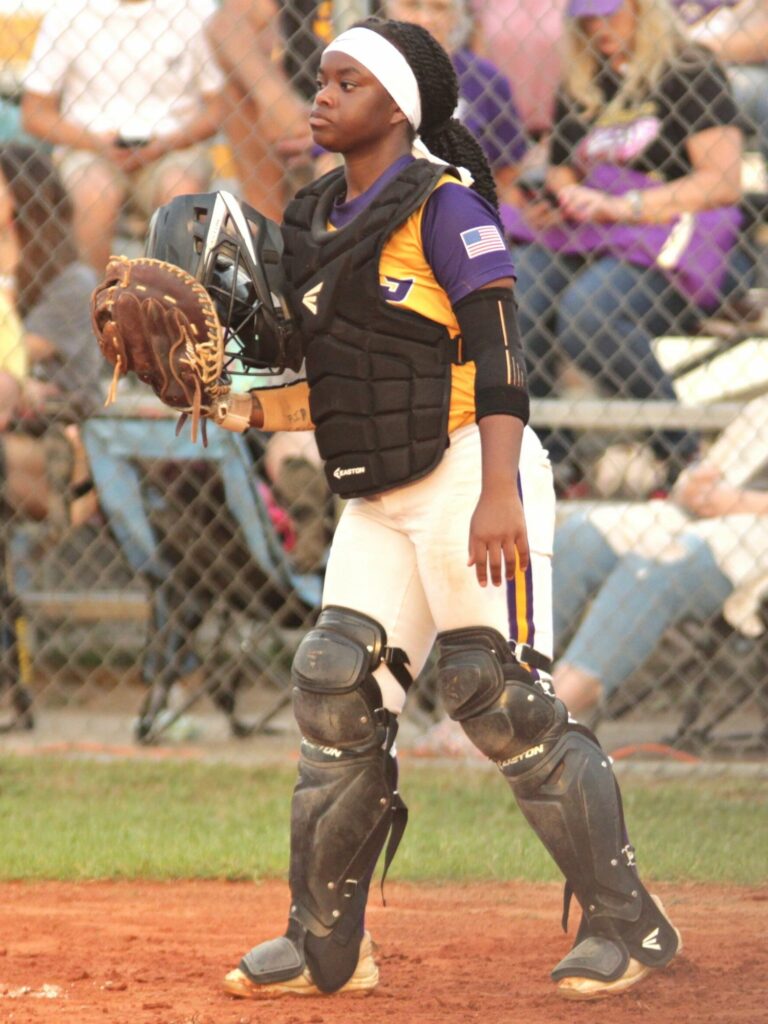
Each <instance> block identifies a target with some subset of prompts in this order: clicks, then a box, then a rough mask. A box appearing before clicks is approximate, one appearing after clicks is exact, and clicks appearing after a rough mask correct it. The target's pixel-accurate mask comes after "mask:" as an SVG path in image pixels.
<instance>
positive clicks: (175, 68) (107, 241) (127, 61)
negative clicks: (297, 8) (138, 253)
mask: <svg viewBox="0 0 768 1024" xmlns="http://www.w3.org/2000/svg"><path fill="white" fill-rule="evenodd" d="M213 11H214V5H213V0H138V2H137V0H76V3H75V4H61V5H58V6H57V7H55V8H54V9H52V10H51V11H50V12H49V13H48V14H47V15H46V16H45V18H44V20H43V23H42V25H41V27H40V31H39V34H38V37H37V40H36V43H35V48H34V52H33V54H32V59H31V61H30V67H29V70H28V72H27V74H26V76H25V91H24V96H23V99H22V124H23V127H24V128H25V130H26V131H28V132H29V133H30V134H31V135H34V136H36V137H37V138H40V139H42V140H44V141H45V142H47V143H51V144H53V145H54V146H55V150H54V155H55V159H56V162H57V165H58V167H59V171H60V173H61V176H62V178H63V180H64V183H65V185H66V187H67V188H68V190H69V192H70V194H71V196H72V199H73V202H74V209H75V222H74V224H75V235H76V238H77V242H78V245H79V247H80V251H81V253H82V255H83V258H84V259H85V260H86V261H87V262H88V263H90V264H91V265H92V266H93V267H95V268H96V269H97V270H98V271H102V270H103V268H104V265H105V264H106V261H107V257H108V255H109V253H110V250H111V248H112V245H113V238H114V234H115V227H116V223H117V218H118V215H119V213H120V210H121V207H122V204H123V202H124V201H125V199H126V197H128V196H130V198H131V200H132V201H133V202H134V204H136V205H138V207H139V208H140V210H141V211H142V212H143V213H149V212H151V210H153V209H154V208H155V207H156V206H159V205H161V204H162V203H165V202H168V201H169V200H170V199H171V198H173V196H175V195H179V194H181V193H185V192H201V191H205V189H206V188H207V187H208V184H209V180H210V164H209V160H208V154H207V151H206V149H205V148H204V147H203V146H202V143H203V142H204V141H205V140H206V139H209V138H210V137H211V136H212V135H214V134H215V133H216V132H217V131H218V129H219V127H220V125H221V121H222V106H221V88H222V84H223V83H222V79H221V75H220V72H219V69H218V67H217V66H216V63H215V61H214V60H213V59H212V57H211V55H210V51H209V49H208V44H207V40H206V37H205V34H204V25H205V22H206V19H207V18H208V17H209V16H210V15H211V14H212V13H213Z"/></svg>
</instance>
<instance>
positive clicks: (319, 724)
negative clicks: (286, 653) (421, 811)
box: [241, 607, 407, 992]
mask: <svg viewBox="0 0 768 1024" xmlns="http://www.w3.org/2000/svg"><path fill="white" fill-rule="evenodd" d="M384 658H392V659H393V660H394V661H395V662H396V663H397V664H399V665H401V666H402V663H403V661H404V659H403V658H402V657H401V658H394V657H393V655H392V654H391V653H388V649H387V647H386V637H385V634H384V630H383V629H382V627H381V626H379V625H378V623H376V622H375V621H374V620H372V619H369V618H368V617H367V616H364V615H360V614H358V613H356V612H351V611H347V610H346V609H342V608H334V607H329V608H325V609H323V611H322V612H321V614H320V617H319V619H318V622H317V626H316V627H315V629H313V630H311V631H310V632H309V633H308V634H307V636H306V637H305V639H304V640H303V641H302V643H301V644H300V646H299V649H298V650H297V652H296V657H295V658H294V664H293V677H294V682H295V684H296V685H295V688H294V711H295V714H296V719H297V721H298V723H299V726H300V728H301V731H302V736H303V739H302V745H301V754H300V759H299V779H298V782H297V785H296V788H295V790H294V793H293V801H292V805H291V863H290V889H291V911H290V919H289V924H288V930H287V932H286V934H285V935H284V936H283V937H282V938H280V939H276V940H274V941H272V942H267V943H263V944H262V945H260V946H257V947H256V948H255V949H253V950H251V952H250V953H248V954H247V955H246V957H244V959H243V962H242V964H241V967H242V969H243V970H244V971H246V972H247V974H248V976H249V977H250V978H251V979H252V980H253V981H255V982H257V983H262V984H266V983H270V982H275V981H285V980H288V979H289V978H294V977H297V976H298V975H299V974H301V972H302V971H303V970H304V967H305V966H306V967H309V969H310V972H311V974H312V979H313V981H314V983H315V984H316V985H317V987H318V988H319V989H320V990H321V991H323V992H334V991H336V990H337V989H339V988H341V987H342V986H343V985H344V984H345V983H346V982H347V981H348V980H349V978H350V977H351V976H352V974H353V973H354V970H355V967H356V966H357V960H358V953H359V949H360V941H361V939H362V936H363V919H364V914H365V905H366V902H367V899H368V889H369V886H370V881H371V877H372V875H373V871H374V868H375V866H376V861H377V860H378V858H379V854H380V853H381V851H382V849H383V847H384V844H385V843H386V841H387V836H388V835H389V834H390V832H391V838H390V842H389V847H388V849H387V853H386V857H385V868H384V870H385V873H386V869H387V867H388V866H389V863H390V861H391V860H392V857H393V856H394V854H395V851H396V849H397V845H398V843H399V841H400V838H401V837H402V833H403V831H404V829H405V823H406V820H407V811H406V808H405V805H404V804H403V802H402V800H401V799H400V796H399V794H398V792H397V763H396V761H395V759H394V757H393V756H392V754H391V748H392V744H393V743H394V739H395V735H396V732H397V719H396V717H395V716H394V715H392V714H391V713H390V712H388V711H387V710H386V709H385V708H383V707H382V700H381V693H380V691H379V687H378V684H377V683H376V681H375V679H374V678H373V675H372V672H373V670H374V669H375V668H376V666H377V665H378V664H379V663H380V662H381V661H382V660H383V659H384Z"/></svg>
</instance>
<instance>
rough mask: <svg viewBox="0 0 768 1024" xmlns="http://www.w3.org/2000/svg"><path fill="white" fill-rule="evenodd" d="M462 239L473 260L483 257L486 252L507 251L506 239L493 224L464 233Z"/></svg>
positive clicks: (468, 254)
mask: <svg viewBox="0 0 768 1024" xmlns="http://www.w3.org/2000/svg"><path fill="white" fill-rule="evenodd" d="M460 238H461V240H462V242H463V243H464V248H465V249H466V250H467V256H469V258H470V259H471V260H473V259H474V258H475V257H476V256H482V255H483V254H484V253H486V252H497V251H499V250H501V251H502V252H503V251H504V249H506V245H505V244H504V239H503V238H502V237H501V233H500V231H499V229H498V228H497V227H494V226H493V224H484V225H483V226H482V227H480V228H470V229H469V231H462V232H461V235H460Z"/></svg>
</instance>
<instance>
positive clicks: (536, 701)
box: [438, 629, 678, 977]
mask: <svg viewBox="0 0 768 1024" xmlns="http://www.w3.org/2000/svg"><path fill="white" fill-rule="evenodd" d="M440 643H441V659H440V663H439V666H438V670H439V673H440V686H441V693H442V697H443V701H444V703H445V705H446V708H447V709H448V712H449V714H450V715H451V717H453V718H455V719H457V720H458V721H460V722H461V724H462V726H463V727H464V729H465V731H466V732H467V735H468V736H469V737H470V739H472V740H473V742H474V743H475V744H476V746H478V747H479V749H480V750H482V751H483V753H485V754H486V755H487V756H488V757H490V758H491V759H492V760H494V761H495V762H496V764H497V765H498V767H499V769H500V770H501V772H502V774H503V775H504V776H505V777H506V779H507V781H508V782H509V784H510V786H511V788H512V791H513V793H514V795H515V798H516V799H517V801H518V804H519V805H520V809H521V810H522V812H523V814H524V815H525V817H526V819H527V820H528V822H529V824H530V825H531V827H532V828H533V830H534V832H535V833H536V834H537V835H538V837H539V838H540V839H541V841H542V842H543V844H544V846H545V847H546V848H547V850H548V851H549V853H550V855H551V856H552V857H553V859H554V860H555V862H556V863H557V865H558V867H559V868H560V870H561V871H562V873H563V875H564V876H565V879H566V887H567V888H566V893H567V894H568V893H570V892H573V893H574V894H575V895H576V898H577V899H578V901H579V903H580V904H581V907H582V910H583V914H584V918H583V921H582V927H581V929H580V932H579V936H578V937H577V947H576V948H577V949H578V945H579V943H581V942H582V941H583V940H586V939H588V938H589V939H592V940H594V941H595V942H596V944H597V945H600V942H601V940H603V941H604V942H605V943H606V946H605V948H606V950H609V951H610V956H607V957H606V960H611V968H610V970H611V971H612V972H614V971H615V972H617V973H616V976H617V977H618V976H620V975H621V974H622V973H623V971H624V969H625V968H626V964H627V961H628V958H629V957H630V956H632V957H634V958H635V959H636V960H639V961H640V962H641V963H644V964H647V965H648V966H651V967H662V966H664V964H665V963H668V962H669V960H670V959H671V958H672V957H673V956H674V954H675V952H676V951H677V946H678V939H677V935H676V933H675V931H674V929H673V928H672V926H671V925H670V924H669V921H668V920H667V919H666V917H664V915H663V914H662V913H661V912H660V911H659V908H658V907H657V905H656V904H655V902H654V901H653V900H652V898H651V896H650V894H649V893H648V892H647V890H646V889H645V887H644V886H643V885H642V883H641V882H640V880H639V877H638V875H637V870H636V868H635V861H634V850H633V849H632V846H631V845H630V843H629V840H628V839H627V836H626V828H625V825H624V815H623V811H622V806H621V796H620V794H619V789H618V785H617V783H616V779H615V777H614V774H613V770H612V768H611V762H610V759H609V758H608V757H607V756H606V755H605V753H604V752H603V751H602V749H601V748H600V745H599V743H598V742H597V740H596V738H595V737H594V736H593V735H592V734H591V733H590V732H589V731H588V730H586V729H584V728H582V727H581V726H579V725H576V724H575V723H572V722H570V721H569V718H568V713H567V711H566V709H565V706H564V705H563V703H562V701H560V700H558V699H557V698H556V697H555V696H554V694H553V693H552V692H551V690H550V688H549V686H548V684H546V683H543V682H539V681H537V680H534V679H533V677H532V675H531V674H530V673H528V672H526V670H525V669H524V668H523V667H522V666H521V665H518V664H516V663H515V661H514V658H513V656H512V653H511V651H510V648H509V645H508V644H507V642H506V641H505V640H504V639H503V637H501V635H500V634H498V633H496V632H495V631H494V630H489V629H482V630H478V629H473V630H458V631H455V632H452V633H449V634H444V635H443V636H441V638H440ZM575 952H576V950H574V953H575ZM567 959H568V958H566V960H567ZM561 966H562V965H561ZM556 970H557V969H556Z"/></svg>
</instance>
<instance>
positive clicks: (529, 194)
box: [524, 188, 558, 206]
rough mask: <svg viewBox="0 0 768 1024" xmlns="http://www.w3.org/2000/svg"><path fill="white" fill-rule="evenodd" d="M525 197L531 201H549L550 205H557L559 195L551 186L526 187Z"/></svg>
mask: <svg viewBox="0 0 768 1024" xmlns="http://www.w3.org/2000/svg"><path fill="white" fill-rule="evenodd" d="M524 191H525V198H526V199H527V200H528V201H529V202H531V203H547V204H548V205H549V206H557V205H558V202H557V196H556V195H555V193H554V192H553V191H552V189H550V188H531V189H525V190H524Z"/></svg>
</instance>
